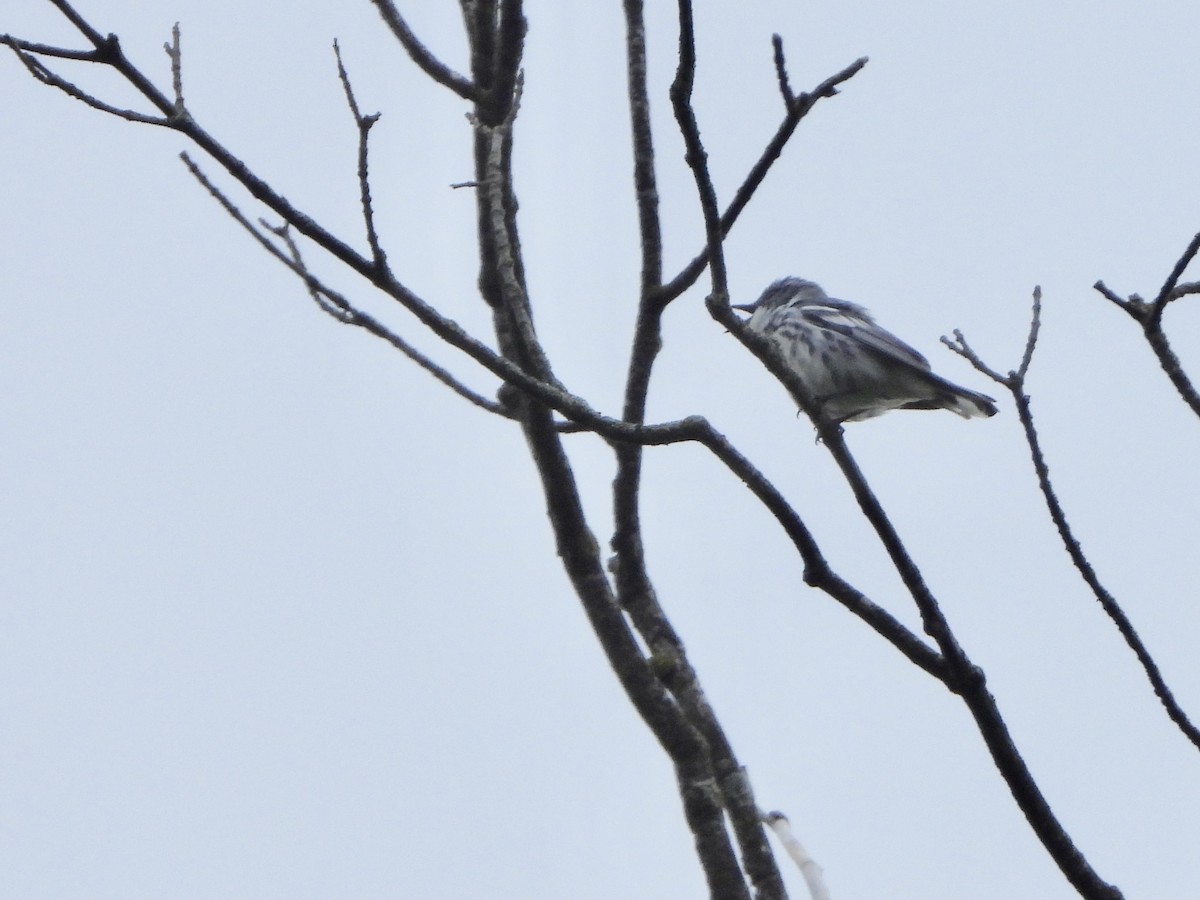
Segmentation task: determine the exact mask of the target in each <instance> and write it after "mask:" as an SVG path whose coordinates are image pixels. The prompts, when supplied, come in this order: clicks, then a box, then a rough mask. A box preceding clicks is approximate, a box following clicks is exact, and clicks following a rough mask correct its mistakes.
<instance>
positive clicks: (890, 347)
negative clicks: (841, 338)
mask: <svg viewBox="0 0 1200 900" xmlns="http://www.w3.org/2000/svg"><path fill="white" fill-rule="evenodd" d="M801 312H802V313H803V314H804V317H805V318H806V319H808V320H809V321H810V322H812V324H813V325H816V326H819V327H821V328H828V329H829V330H830V331H836V332H837V333H838V334H842V335H845V336H846V337H848V338H850V339H851V340H853V341H856V342H858V343H859V344H861V345H863V346H864V347H867V348H868V349H870V350H873V351H875V352H876V353H879V354H880V355H882V356H886V357H888V358H889V359H893V360H895V361H897V362H902V363H906V364H907V365H910V366H915V367H917V368H918V369H921V370H923V371H926V372H928V371H929V368H930V367H929V360H927V359H926V358H925V357H924V356H922V355H921V354H920V353H918V352H917V351H916V350H914V349H913V348H912V347H910V346H908V344H906V343H904V341H902V340H900V338H898V337H896V336H895V335H894V334H892V333H891V332H890V331H887V330H886V329H883V328H880V327H879V326H878V325H876V324H875V320H874V319H872V318H871V314H870V313H868V312H867V311H866V310H865V309H863V308H862V307H861V306H859V305H858V304H856V303H849V302H847V301H845V300H832V299H830V300H828V301H825V302H823V303H813V304H805V305H804V306H803V307H802V308H801Z"/></svg>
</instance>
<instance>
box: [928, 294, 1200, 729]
mask: <svg viewBox="0 0 1200 900" xmlns="http://www.w3.org/2000/svg"><path fill="white" fill-rule="evenodd" d="M1041 313H1042V290H1041V288H1040V287H1035V288H1034V289H1033V318H1032V321H1031V322H1030V325H1029V336H1028V338H1027V339H1026V341H1025V352H1024V353H1023V354H1022V356H1021V365H1020V367H1019V368H1018V369H1017V371H1015V372H1010V373H1009V374H1008V375H1007V376H1002V375H1000V374H998V373H997V372H995V371H994V370H993V369H991V368H989V367H988V366H986V365H985V364H984V363H983V361H982V360H981V359H980V358H979V356H978V355H977V354H976V353H975V352H974V351H973V350H972V349H971V347H970V345H969V344H968V343H967V341H966V339H965V338H964V337H963V335H962V332H961V331H956V332H954V336H955V340H953V341H951V340H948V339H947V338H942V341H943V343H945V344H946V346H948V347H949V348H950V349H951V350H953V351H954V352H955V353H957V354H959V355H960V356H962V357H963V358H964V359H966V360H967V361H968V362H970V363H971V365H973V366H974V367H975V368H976V369H978V370H979V371H980V372H982V373H983V374H984V375H987V376H988V377H989V378H991V379H992V380H993V381H995V382H996V383H997V384H999V385H1001V386H1003V387H1005V388H1007V389H1008V390H1009V392H1010V393H1011V394H1012V395H1013V400H1014V401H1016V406H1017V415H1018V417H1019V418H1020V420H1021V427H1022V429H1023V430H1024V432H1025V442H1026V443H1027V444H1028V445H1029V454H1030V457H1031V458H1032V460H1033V469H1034V472H1036V473H1037V481H1038V487H1039V488H1040V489H1041V492H1042V497H1043V498H1044V499H1045V501H1046V509H1047V510H1048V511H1049V512H1050V519H1051V520H1052V521H1053V522H1054V527H1055V528H1056V529H1057V530H1058V535H1059V537H1060V538H1061V539H1062V542H1063V547H1064V548H1066V551H1067V555H1068V556H1069V557H1070V558H1071V563H1072V564H1073V565H1074V566H1075V568H1076V569H1077V570H1078V572H1079V575H1080V577H1081V578H1082V579H1083V580H1084V582H1085V583H1086V584H1087V586H1088V588H1090V589H1091V591H1092V595H1093V596H1094V597H1095V598H1096V600H1097V602H1099V604H1100V607H1101V608H1102V609H1103V610H1104V612H1105V614H1106V615H1107V616H1108V617H1109V618H1110V619H1112V621H1113V624H1114V625H1116V626H1117V631H1119V632H1120V633H1121V637H1123V638H1124V639H1125V643H1126V644H1128V645H1129V648H1130V649H1131V650H1132V651H1133V653H1134V656H1136V657H1137V660H1138V662H1139V663H1140V664H1141V666H1142V669H1143V670H1144V671H1145V672H1146V677H1147V678H1148V679H1149V681H1150V685H1151V687H1153V689H1154V693H1155V695H1156V696H1157V697H1158V699H1159V701H1160V702H1161V703H1162V705H1163V708H1164V709H1166V711H1167V715H1168V716H1169V717H1170V718H1171V721H1172V722H1174V723H1175V724H1176V725H1177V726H1178V727H1179V730H1180V731H1182V732H1183V735H1184V737H1186V738H1187V739H1188V740H1189V741H1191V742H1192V745H1193V746H1194V747H1196V749H1198V750H1200V729H1197V728H1196V726H1195V725H1194V724H1193V723H1192V721H1191V719H1189V718H1188V715H1187V713H1185V712H1184V710H1183V707H1181V706H1180V705H1179V702H1178V701H1177V700H1176V699H1175V695H1174V694H1173V693H1172V691H1171V689H1170V688H1169V687H1168V686H1167V682H1166V679H1165V678H1163V676H1162V672H1161V671H1160V670H1159V668H1158V664H1157V663H1156V662H1155V661H1154V657H1153V656H1151V654H1150V651H1149V649H1147V647H1146V645H1145V644H1144V643H1143V642H1142V639H1141V637H1140V636H1139V635H1138V633H1137V630H1136V629H1135V628H1134V627H1133V622H1131V621H1130V619H1129V617H1128V616H1127V615H1126V614H1125V611H1124V610H1123V609H1122V608H1121V605H1120V604H1119V603H1118V602H1117V599H1116V598H1115V597H1114V596H1113V595H1112V594H1111V593H1110V592H1109V590H1108V589H1107V588H1105V587H1104V585H1103V584H1102V583H1101V582H1100V577H1099V576H1098V575H1097V574H1096V570H1095V568H1093V566H1092V564H1091V562H1090V561H1089V560H1088V558H1087V555H1086V554H1085V553H1084V552H1083V545H1082V544H1080V542H1079V539H1078V538H1077V537H1076V536H1075V533H1074V531H1073V530H1072V529H1071V525H1070V522H1069V521H1068V520H1067V514H1066V512H1065V510H1064V509H1063V507H1062V503H1061V502H1060V501H1059V499H1058V494H1057V493H1056V492H1055V490H1054V485H1053V483H1052V482H1051V480H1050V467H1049V466H1048V465H1047V464H1046V456H1045V453H1044V452H1043V451H1042V446H1041V441H1040V440H1039V438H1038V433H1037V428H1036V427H1035V426H1034V423H1033V410H1032V408H1031V406H1030V400H1029V395H1028V394H1027V393H1026V392H1025V376H1026V374H1027V373H1028V371H1029V364H1030V362H1031V361H1032V359H1033V352H1034V347H1035V346H1036V344H1037V338H1038V331H1039V329H1040V327H1041Z"/></svg>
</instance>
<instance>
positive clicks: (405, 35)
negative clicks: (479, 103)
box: [371, 0, 479, 102]
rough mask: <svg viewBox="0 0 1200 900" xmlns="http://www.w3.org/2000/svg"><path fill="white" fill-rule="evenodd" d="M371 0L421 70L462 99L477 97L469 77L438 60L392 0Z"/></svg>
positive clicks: (471, 99)
mask: <svg viewBox="0 0 1200 900" xmlns="http://www.w3.org/2000/svg"><path fill="white" fill-rule="evenodd" d="M371 2H372V3H374V4H375V8H376V9H378V10H379V15H380V16H382V17H383V21H384V22H386V23H387V27H388V28H390V29H391V31H392V34H393V35H395V36H396V40H398V41H399V42H400V45H401V46H402V47H403V48H404V50H405V52H406V53H407V54H408V56H409V58H410V59H411V60H412V61H413V62H415V63H416V64H417V65H418V66H419V67H420V69H421V71H422V72H424V73H425V74H426V75H428V76H429V77H430V78H432V79H433V80H434V81H436V82H437V83H438V84H440V85H442V86H443V87H447V88H449V89H450V90H452V91H454V93H456V94H458V96H460V97H462V98H463V99H464V100H470V101H472V102H474V101H476V100H478V99H479V92H478V91H477V90H476V88H475V85H474V84H472V83H471V82H470V80H469V79H467V78H464V77H463V76H462V75H459V74H458V73H457V72H455V71H454V70H453V69H451V68H450V67H449V66H447V65H446V64H445V63H443V62H442V61H441V60H439V59H438V58H437V57H436V56H434V55H433V54H432V53H430V52H429V50H427V49H426V47H425V45H424V44H422V43H421V42H420V41H419V40H418V39H417V36H416V35H415V34H413V32H412V29H410V28H409V27H408V23H407V22H405V21H404V17H403V16H402V15H400V11H399V10H398V9H396V6H395V4H394V3H392V0H371Z"/></svg>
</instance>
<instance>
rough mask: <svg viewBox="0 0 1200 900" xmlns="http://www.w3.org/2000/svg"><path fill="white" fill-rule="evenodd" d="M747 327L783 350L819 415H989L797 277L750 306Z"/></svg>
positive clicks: (861, 315) (990, 409)
mask: <svg viewBox="0 0 1200 900" xmlns="http://www.w3.org/2000/svg"><path fill="white" fill-rule="evenodd" d="M734 309H738V310H741V311H743V312H747V313H749V314H750V318H749V319H747V320H746V326H747V327H748V328H749V329H750V330H751V331H753V332H755V333H757V334H760V335H762V336H763V337H766V338H770V339H771V340H772V341H774V342H775V345H776V346H778V347H779V349H780V350H782V351H783V357H784V359H785V360H786V361H787V363H788V365H789V366H790V367H791V369H792V371H793V372H795V373H796V375H798V376H799V377H800V380H801V382H803V384H804V386H805V387H806V388H807V389H808V392H809V394H810V395H812V398H813V399H814V400H815V401H816V402H817V404H818V406H819V408H820V412H821V414H822V415H823V416H824V417H825V418H827V419H830V420H832V421H834V422H837V423H842V422H861V421H862V420H863V419H870V418H873V417H874V416H879V415H883V414H884V413H885V412H888V411H889V410H893V409H948V410H950V411H951V412H953V413H957V414H958V415H960V416H962V417H963V418H965V419H970V418H974V417H976V416H994V415H995V414H996V402H995V401H994V400H993V399H992V398H991V397H988V396H986V395H984V394H977V393H975V392H974V391H969V390H967V389H966V388H961V387H959V386H958V385H956V384H951V383H950V382H949V381H947V380H946V379H944V378H942V377H941V376H940V375H935V374H934V373H933V372H932V371H931V370H930V368H929V361H928V360H926V359H925V357H924V356H922V355H921V354H920V353H918V352H917V351H916V350H914V349H913V348H912V347H910V346H908V344H906V343H904V342H903V341H902V340H900V339H899V338H898V337H896V336H895V335H893V334H891V333H890V332H888V331H885V330H884V329H882V328H880V327H879V326H878V325H876V324H875V320H874V319H873V318H871V314H870V313H869V312H867V311H866V310H865V309H863V308H862V307H861V306H859V305H858V304H856V303H849V302H847V301H845V300H835V299H834V298H832V297H830V296H829V295H827V294H826V293H825V292H824V291H823V290H821V286H820V285H818V284H814V283H813V282H811V281H805V280H804V279H803V278H783V279H780V280H779V281H776V282H775V283H774V284H772V285H771V286H770V287H768V288H767V289H766V290H765V291H763V293H762V296H761V297H759V298H758V299H757V300H756V301H754V302H753V303H749V304H746V305H744V306H735V307H734Z"/></svg>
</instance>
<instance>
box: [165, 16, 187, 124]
mask: <svg viewBox="0 0 1200 900" xmlns="http://www.w3.org/2000/svg"><path fill="white" fill-rule="evenodd" d="M163 50H165V51H166V53H167V57H168V58H169V59H170V60H171V87H172V88H173V89H174V91H175V116H176V117H177V118H178V117H182V116H184V115H186V114H187V109H186V107H185V106H184V103H183V48H182V47H181V45H180V34H179V23H178V22H176V23H175V25H174V27H173V28H172V29H171V43H169V44H163Z"/></svg>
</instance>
